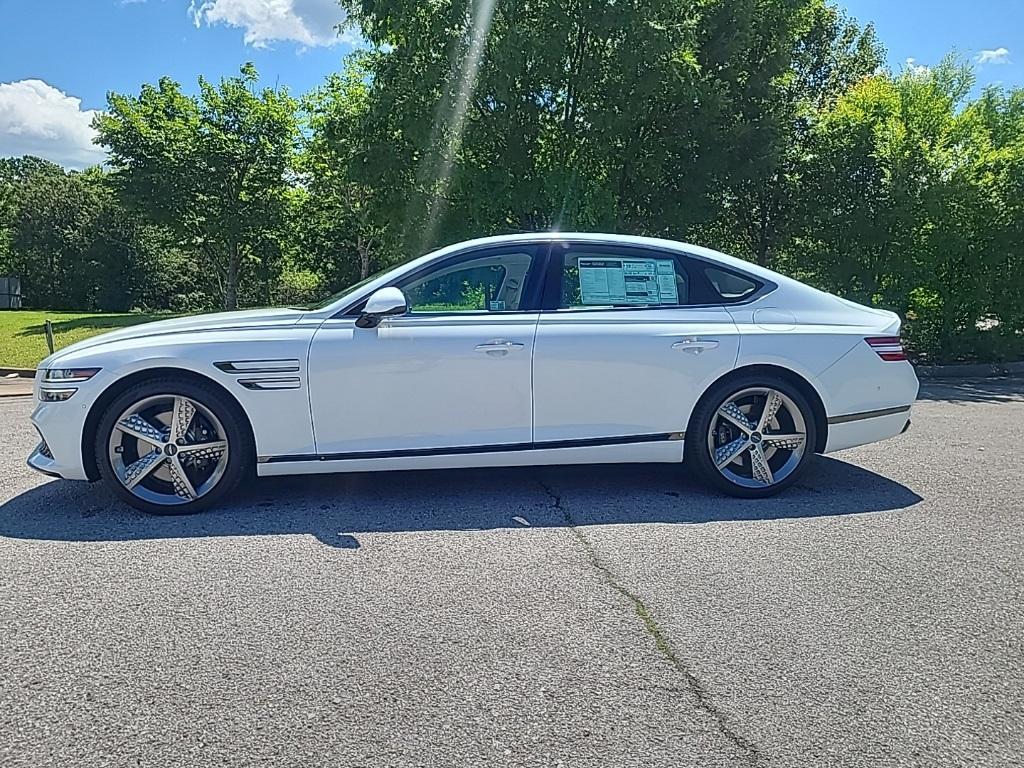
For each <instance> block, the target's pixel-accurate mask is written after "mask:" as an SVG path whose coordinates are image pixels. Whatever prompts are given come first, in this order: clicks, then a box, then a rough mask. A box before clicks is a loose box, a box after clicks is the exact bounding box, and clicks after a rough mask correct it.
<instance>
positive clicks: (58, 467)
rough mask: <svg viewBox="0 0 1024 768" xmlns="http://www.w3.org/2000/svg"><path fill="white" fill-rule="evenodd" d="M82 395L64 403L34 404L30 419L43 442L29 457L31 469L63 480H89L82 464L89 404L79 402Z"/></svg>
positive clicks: (82, 400) (83, 401)
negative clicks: (83, 440) (83, 441)
mask: <svg viewBox="0 0 1024 768" xmlns="http://www.w3.org/2000/svg"><path fill="white" fill-rule="evenodd" d="M81 394H82V393H81V392H79V393H78V394H77V395H75V397H73V398H71V399H70V400H67V401H65V402H63V403H43V402H37V403H36V409H35V410H34V411H33V412H32V416H31V417H30V418H31V421H32V424H33V425H34V426H35V428H36V431H37V432H39V436H40V437H41V438H42V442H41V443H40V444H39V445H38V446H36V449H35V450H34V451H32V453H31V454H30V455H29V457H28V465H29V466H30V467H32V469H34V470H36V471H37V472H42V473H43V474H45V475H50V476H52V477H62V478H64V479H65V480H88V479H89V477H88V475H87V474H86V472H85V466H84V464H83V462H82V434H83V431H84V429H85V420H86V417H87V416H88V415H89V409H88V405H89V402H88V401H87V400H86V398H84V397H83V398H81V400H79V397H80V395H81ZM76 401H77V402H76Z"/></svg>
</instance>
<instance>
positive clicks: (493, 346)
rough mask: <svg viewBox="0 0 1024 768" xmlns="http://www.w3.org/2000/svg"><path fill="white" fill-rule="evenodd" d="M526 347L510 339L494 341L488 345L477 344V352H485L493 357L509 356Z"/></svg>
mask: <svg viewBox="0 0 1024 768" xmlns="http://www.w3.org/2000/svg"><path fill="white" fill-rule="evenodd" d="M524 346H525V345H524V344H520V343H519V342H518V341H509V340H508V339H493V340H492V341H488V342H487V343H486V344H477V345H476V347H475V349H476V351H477V352H484V353H486V354H487V355H490V356H492V357H495V356H498V355H507V354H508V353H509V352H512V351H514V350H517V349H522V348H523V347H524Z"/></svg>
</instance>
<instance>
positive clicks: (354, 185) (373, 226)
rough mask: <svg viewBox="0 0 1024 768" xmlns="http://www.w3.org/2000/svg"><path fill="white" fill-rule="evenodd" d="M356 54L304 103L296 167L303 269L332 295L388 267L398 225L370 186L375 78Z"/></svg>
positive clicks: (378, 192) (384, 197)
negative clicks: (322, 279) (368, 139)
mask: <svg viewBox="0 0 1024 768" xmlns="http://www.w3.org/2000/svg"><path fill="white" fill-rule="evenodd" d="M366 65H367V57H366V56H365V55H364V54H361V53H356V54H353V55H352V56H350V57H349V59H348V60H347V62H346V66H345V69H344V70H343V71H342V72H341V73H339V74H334V75H331V76H329V77H328V78H327V82H326V83H325V84H324V85H322V86H321V87H320V88H317V89H316V90H314V91H313V92H312V93H311V94H309V95H308V96H307V97H306V99H305V100H304V102H303V103H304V108H305V111H306V114H307V116H308V124H309V135H308V138H307V140H306V143H305V147H304V152H303V153H302V155H301V157H300V160H299V164H298V165H299V168H300V170H301V173H302V178H303V181H304V186H305V191H306V194H304V195H303V196H302V199H301V201H300V203H299V205H298V209H297V210H298V212H299V221H300V224H301V226H300V227H299V231H300V238H301V242H302V243H303V246H304V251H305V253H306V254H307V255H308V258H307V259H306V266H308V267H314V268H318V269H319V271H321V272H322V273H323V274H325V276H326V278H327V283H328V285H330V286H331V287H332V288H334V289H338V288H342V287H344V285H345V284H350V283H353V282H356V281H357V280H363V279H365V278H366V277H367V276H368V275H369V274H370V271H371V268H373V267H376V266H380V265H382V264H383V263H385V262H386V260H387V256H388V253H389V251H390V250H393V246H394V242H395V240H396V239H397V238H396V235H395V233H394V228H395V225H396V224H397V223H398V222H397V221H396V220H395V218H394V217H393V216H391V215H390V214H391V210H390V208H389V207H388V205H387V195H385V194H384V190H383V189H381V188H380V187H379V186H374V185H371V184H368V183H366V182H365V181H363V180H362V179H364V178H365V176H366V173H365V167H366V166H367V165H369V164H371V163H373V162H374V158H373V157H372V156H371V153H370V150H369V148H368V147H367V145H366V143H365V141H364V136H365V133H364V131H365V128H366V120H367V117H368V107H369V95H370V74H369V72H368V70H367V69H366Z"/></svg>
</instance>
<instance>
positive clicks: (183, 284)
mask: <svg viewBox="0 0 1024 768" xmlns="http://www.w3.org/2000/svg"><path fill="white" fill-rule="evenodd" d="M342 4H343V5H344V6H345V7H346V9H347V10H348V12H349V19H350V23H351V24H352V25H353V26H354V27H356V28H357V30H358V32H359V33H360V34H361V35H362V37H363V38H364V39H365V40H366V41H367V45H368V47H367V48H366V49H364V50H359V51H357V52H356V53H354V54H352V55H350V56H349V57H348V59H347V60H346V61H345V63H344V66H343V67H342V69H341V71H339V72H338V73H336V74H333V75H331V76H329V77H328V78H327V79H326V80H325V82H324V83H323V84H322V85H321V86H320V87H319V88H316V89H315V90H314V91H312V92H311V93H309V94H307V95H305V96H304V97H303V98H301V99H299V100H296V99H293V98H291V97H290V96H289V95H288V94H287V93H286V92H284V91H279V90H273V89H265V88H264V89H261V88H259V87H258V86H257V83H258V78H257V73H256V71H255V69H254V68H253V67H252V65H251V64H247V65H245V66H244V67H242V69H241V72H240V74H239V75H238V76H236V77H232V78H226V79H224V80H222V81H221V82H220V83H219V84H213V83H210V82H208V81H207V80H205V79H202V78H201V79H200V80H199V89H198V94H197V95H194V96H193V95H189V94H187V93H185V92H184V91H183V90H182V89H181V87H180V86H179V85H178V84H177V83H175V82H174V81H172V80H169V79H166V78H165V79H162V80H160V81H159V82H158V83H156V84H155V85H144V86H143V87H142V89H141V91H140V93H139V95H138V96H126V95H120V94H114V93H112V94H110V96H109V107H108V110H107V112H106V113H105V114H103V115H101V116H100V117H99V118H98V119H97V128H98V130H99V141H100V143H102V144H103V145H105V146H106V147H107V148H108V150H109V151H110V155H111V160H110V163H109V168H108V169H107V170H101V169H90V170H88V171H86V172H82V173H66V172H65V171H64V170H62V169H61V168H59V167H57V166H54V165H52V164H50V163H47V162H46V161H43V160H38V159H35V158H20V159H14V160H0V274H16V275H20V276H21V277H22V278H23V285H24V290H25V293H26V301H27V303H28V304H29V305H31V306H39V307H44V306H45V307H75V308H82V309H109V310H116V311H124V310H127V309H129V308H148V309H157V310H171V311H176V312H193V311H200V310H206V309H210V308H212V307H214V306H217V305H223V306H226V307H233V306H235V305H236V304H244V305H260V304H274V303H285V304H298V305H301V304H307V303H311V302H315V301H317V300H319V299H321V298H322V297H323V296H325V295H327V294H329V293H331V292H334V291H337V290H339V289H342V288H344V287H346V286H348V285H351V284H352V283H354V282H356V281H358V280H360V279H361V278H363V277H365V276H367V275H368V274H370V273H372V272H375V271H377V270H379V269H381V268H383V267H385V266H387V265H389V264H393V263H396V262H398V261H400V260H402V259H405V258H408V257H411V256H415V255H419V254H420V253H422V252H423V251H425V250H427V249H428V248H431V247H433V246H435V245H439V244H444V243H450V242H455V241H459V240H462V239H466V238H469V237H477V236H481V235H487V234H495V233H500V232H507V231H510V230H547V229H551V228H558V229H562V230H569V229H583V230H602V231H613V232H628V233H631V234H650V235H661V236H667V237H673V238H676V239H688V240H691V241H696V242H701V243H704V244H707V245H711V246H715V247H719V248H721V249H722V250H725V251H727V252H732V253H735V254H737V255H740V256H743V257H746V258H750V259H752V260H755V261H757V262H759V263H761V264H765V265H768V266H771V267H772V268H775V269H778V270H780V271H783V272H786V273H788V274H791V275H793V276H794V277H797V278H798V279H801V280H804V281H807V282H810V283H811V284H813V285H817V286H819V287H822V288H824V289H826V290H829V291H833V292H836V293H838V294H840V295H843V296H848V297H850V298H852V299H854V300H856V301H860V302H864V303H868V304H875V305H878V306H884V307H888V308H891V309H894V310H896V311H897V312H899V313H900V314H901V315H903V316H904V317H905V318H906V324H905V326H904V327H905V333H906V335H907V340H908V344H909V345H910V347H911V349H912V351H913V352H914V354H915V356H916V358H917V359H918V360H921V361H931V362H947V361H956V360H1005V359H1011V358H1024V277H1022V275H1024V247H1022V246H1024V90H1019V89H1018V90H1012V91H1004V90H1000V89H988V90H986V91H985V92H984V93H983V94H982V95H981V96H980V97H978V98H975V99H973V100H971V99H969V94H970V93H971V92H972V87H973V74H972V72H971V70H970V67H968V66H967V65H965V64H963V63H961V62H958V61H956V60H954V59H948V60H946V61H944V62H942V63H941V64H940V65H938V66H936V67H934V68H932V69H924V68H908V69H907V70H906V71H903V72H898V73H891V72H888V71H886V70H885V69H884V66H883V61H884V59H885V56H884V52H883V51H882V49H881V46H880V45H879V43H878V41H877V39H876V37H875V34H874V30H873V28H872V27H871V26H870V25H866V26H861V25H859V24H858V23H856V22H855V21H853V20H851V19H849V18H848V17H846V16H845V15H844V14H843V13H842V12H841V11H840V10H838V9H837V7H836V6H835V5H832V4H830V3H829V2H828V0H634V1H633V2H630V3H622V2H620V1H619V0H586V1H584V0H530V2H528V3H496V2H493V0H432V2H429V3H424V2H422V1H421V0H342ZM464 278H465V276H462V277H452V278H451V279H450V280H448V281H447V282H445V281H442V282H441V283H438V284H436V285H433V286H430V287H429V290H427V288H426V287H424V289H423V290H422V291H421V294H422V295H418V296H417V297H416V299H417V302H418V303H420V304H421V305H422V306H480V305H482V303H486V301H487V292H486V286H487V285H488V283H487V281H486V280H477V279H476V277H473V278H472V279H469V280H468V281H467V280H465V279H464Z"/></svg>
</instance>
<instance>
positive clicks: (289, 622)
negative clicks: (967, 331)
mask: <svg viewBox="0 0 1024 768" xmlns="http://www.w3.org/2000/svg"><path fill="white" fill-rule="evenodd" d="M1022 394H1024V387H1022V386H1021V384H1019V383H1017V384H1014V383H999V382H994V383H981V384H978V385H965V386H959V387H948V386H945V387H932V388H931V389H929V390H928V391H927V393H926V397H925V399H924V400H923V401H922V402H921V403H920V404H919V405H918V406H917V408H916V409H915V413H914V427H913V429H912V430H911V432H910V433H909V434H907V435H906V436H904V437H903V438H900V439H897V440H894V441H891V442H889V443H887V444H882V445H878V446H873V447H868V448H864V449H857V450H853V451H849V452H847V453H844V454H842V455H841V456H840V457H839V458H838V459H832V458H829V459H820V460H819V461H818V462H817V465H816V467H815V468H814V470H813V471H812V472H810V473H809V474H808V475H807V476H806V479H805V480H804V481H803V483H802V484H801V485H800V486H799V487H797V488H795V489H793V490H792V491H791V492H789V493H787V494H785V495H784V496H783V497H781V498H778V499H774V500H770V501H767V502H744V501H737V500H731V499H724V498H720V497H718V496H714V495H711V494H708V493H706V492H704V491H702V490H700V489H699V488H696V487H694V486H693V485H691V484H690V483H689V482H688V481H687V480H686V479H685V478H683V477H682V476H681V475H680V473H679V472H678V471H676V470H675V469H674V468H671V467H661V466H658V467H649V466H642V467H628V466H626V467H613V468H607V467H605V468H599V469H588V468H565V469H545V470H508V471H473V472H462V471H460V472H436V473H414V474H392V475H360V476H347V477H346V476H338V477H333V478H322V479H319V480H315V479H314V480H290V479H284V480H267V481H260V482H258V483H256V484H254V485H253V486H252V487H251V488H248V489H246V491H245V493H244V494H243V497H242V498H241V499H239V500H238V501H237V503H236V504H235V505H234V506H232V507H231V508H229V509H226V510H223V511H221V512H219V513H210V514H206V515H202V516H198V517H194V518H184V519H159V518H145V517H141V516H139V515H137V514H135V513H133V512H131V511H129V510H127V509H126V508H124V507H121V506H119V505H117V504H115V503H114V502H113V500H112V498H111V496H109V495H108V494H107V493H105V492H104V491H103V490H102V489H101V488H97V487H89V486H85V485H81V484H75V483H66V482H61V481H56V482H53V481H46V480H45V479H42V478H40V477H38V476H36V475H34V474H32V473H30V471H29V470H27V469H25V468H24V467H23V464H22V461H23V457H24V455H25V454H26V453H27V452H28V450H29V448H30V447H31V446H32V444H33V442H34V438H33V433H32V432H31V430H30V427H29V426H28V424H27V421H26V417H27V415H28V411H29V407H30V403H29V402H28V401H27V400H23V399H6V400H0V428H2V430H3V432H2V433H3V434H4V436H5V440H4V441H3V446H2V448H0V502H2V505H0V649H2V650H0V765H3V766H4V767H5V768H8V767H11V768H13V767H14V766H33V767H37V766H51V765H52V766H90V767H94V766H122V765H133V766H134V765H142V766H163V765H168V766H169V765H231V766H241V765H254V766H255V765H260V766H303V767H305V766H488V767H490V766H506V765H507V766H558V765H564V766H615V767H616V768H618V766H645V767H646V766H672V767H673V768H676V767H678V766H701V767H702V768H703V767H705V766H754V765H764V766H800V767H801V768H803V767H806V766H861V765H862V766H922V767H924V766H927V768H934V767H936V766H967V765H971V766H1000V768H1002V767H1003V766H1010V765H1021V764H1022V762H1024V757H1022V756H1024V639H1022V638H1024V616H1022V607H1024V601H1022V590H1024V567H1022V566H1024V533H1022V525H1021V523H1022V521H1024V501H1022V495H1024V478H1022V470H1024V449H1022V447H1021V440H1022V434H1024V396H1022ZM517 518H521V519H522V520H523V521H525V522H527V523H528V525H524V524H523V523H522V522H519V521H518V520H517Z"/></svg>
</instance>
